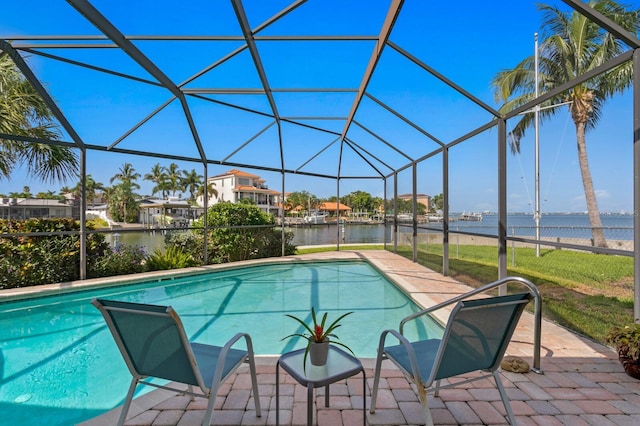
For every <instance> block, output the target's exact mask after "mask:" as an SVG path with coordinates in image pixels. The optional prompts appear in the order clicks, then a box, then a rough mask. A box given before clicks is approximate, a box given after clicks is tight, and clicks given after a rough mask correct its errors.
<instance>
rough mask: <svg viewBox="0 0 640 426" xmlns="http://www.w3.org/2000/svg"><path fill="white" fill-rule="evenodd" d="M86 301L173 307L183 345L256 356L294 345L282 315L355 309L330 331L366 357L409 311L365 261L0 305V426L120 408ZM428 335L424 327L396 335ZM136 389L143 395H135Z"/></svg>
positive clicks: (104, 342) (119, 371) (266, 268)
mask: <svg viewBox="0 0 640 426" xmlns="http://www.w3.org/2000/svg"><path fill="white" fill-rule="evenodd" d="M94 297H102V298H110V299H115V300H125V301H133V302H141V303H149V304H160V305H172V306H173V307H174V308H175V310H176V311H177V312H178V314H179V315H180V317H181V318H182V321H183V323H184V326H185V329H186V332H187V335H188V336H189V338H190V339H191V340H195V341H198V342H202V343H209V344H217V345H223V344H224V343H225V342H226V341H227V340H228V339H229V338H230V337H231V336H233V335H234V334H236V333H237V332H247V333H249V334H250V335H251V338H252V340H253V346H254V350H255V352H256V354H263V355H267V354H282V353H284V352H287V351H290V350H292V349H297V348H300V347H303V342H302V341H301V340H300V339H289V340H286V341H282V340H281V339H282V338H283V337H284V336H287V335H289V334H291V333H295V332H301V330H299V329H298V325H297V323H296V322H295V321H294V320H292V319H290V318H288V317H285V315H284V314H285V313H290V314H294V315H296V316H299V317H302V318H304V317H306V316H310V315H309V312H310V307H311V306H314V307H315V308H316V310H317V311H319V312H321V313H323V312H328V313H329V320H331V319H335V318H337V317H338V316H339V315H341V314H342V313H345V312H349V311H354V313H353V314H352V315H349V316H347V317H346V318H345V319H344V321H343V322H342V324H343V325H342V326H341V327H340V328H338V329H337V330H336V334H337V335H338V336H339V337H340V341H341V342H343V343H345V344H347V345H348V346H349V347H350V348H351V349H352V350H353V351H354V352H355V354H356V356H358V357H370V358H373V357H375V352H376V349H377V344H378V339H379V336H380V332H381V331H382V330H384V329H387V328H395V329H397V327H398V324H399V322H400V320H401V319H402V318H403V317H405V316H407V315H409V314H411V313H412V312H415V311H416V310H417V309H418V308H417V306H416V305H415V304H413V303H412V302H411V301H410V300H409V299H408V298H407V297H406V296H405V295H404V294H403V293H402V292H401V291H399V290H398V289H397V288H396V287H395V286H394V285H393V284H392V283H390V282H389V281H388V280H386V279H385V278H384V277H383V276H382V275H381V274H379V273H378V272H377V271H376V270H375V269H374V268H373V267H371V266H370V265H369V264H367V263H366V262H332V263H326V262H319V263H298V264H271V265H263V266H254V267H245V268H239V269H235V270H226V271H218V272H212V273H207V274H203V275H194V276H191V277H182V278H176V279H171V280H164V281H161V282H158V281H157V280H156V281H155V282H149V283H143V284H133V285H126V286H119V287H111V288H108V289H102V290H93V291H82V292H75V293H70V294H65V295H60V296H51V297H43V298H39V299H31V300H26V301H21V302H7V303H0V419H1V420H0V423H2V424H7V425H42V424H46V425H71V424H75V423H78V422H81V421H84V420H87V419H90V418H92V417H95V416H97V415H100V414H102V413H103V412H106V411H108V410H110V409H112V408H114V407H116V406H118V405H120V404H121V403H122V401H123V398H124V396H125V394H126V392H127V388H128V384H129V382H130V380H131V376H130V375H129V372H128V370H127V368H126V366H125V364H124V361H122V357H121V356H120V353H119V352H118V349H117V347H116V345H115V343H114V342H113V339H112V337H111V335H110V334H109V332H108V330H107V328H106V326H105V324H104V320H103V319H102V316H101V315H100V314H99V312H98V311H97V309H95V308H94V307H93V306H92V305H91V304H90V301H91V299H93V298H94ZM405 331H406V332H405V334H406V335H407V336H408V337H409V338H410V339H413V338H416V337H421V338H424V337H427V336H433V335H434V334H437V333H438V328H437V327H435V326H434V324H433V323H431V322H430V321H428V320H426V319H425V321H423V322H420V323H416V326H414V327H413V328H411V329H408V330H405ZM141 390H143V391H149V390H152V389H150V388H148V387H141Z"/></svg>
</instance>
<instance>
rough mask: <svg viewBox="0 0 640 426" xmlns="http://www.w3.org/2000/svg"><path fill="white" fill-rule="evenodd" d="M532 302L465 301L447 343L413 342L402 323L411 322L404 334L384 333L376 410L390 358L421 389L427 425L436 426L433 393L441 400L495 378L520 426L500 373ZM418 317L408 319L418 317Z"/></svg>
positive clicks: (520, 298) (523, 297)
mask: <svg viewBox="0 0 640 426" xmlns="http://www.w3.org/2000/svg"><path fill="white" fill-rule="evenodd" d="M532 298H533V296H532V295H531V294H530V293H521V294H513V295H507V296H497V297H489V298H484V299H474V300H464V301H459V302H458V303H457V304H456V305H455V307H454V308H453V310H452V311H451V314H450V315H449V319H448V321H447V324H446V326H445V328H444V331H443V335H442V338H441V339H437V338H435V339H428V340H421V341H417V342H410V341H409V340H407V338H406V337H405V336H404V335H403V334H402V325H404V322H405V320H403V322H401V328H400V332H399V331H396V330H385V331H383V332H382V334H381V336H380V344H379V346H378V357H377V360H376V367H375V373H374V381H373V390H372V392H371V407H370V412H371V413H372V414H373V413H375V408H376V397H377V393H378V384H379V382H380V370H381V367H382V361H383V360H384V359H389V360H391V361H392V362H393V363H394V364H396V365H397V366H398V368H399V369H400V370H401V371H402V372H403V374H404V375H405V376H406V377H407V379H408V380H409V381H410V382H412V383H414V384H415V385H416V387H417V390H418V398H419V400H420V403H421V404H422V407H423V409H424V414H425V419H426V424H427V425H433V420H432V418H431V412H430V411H429V406H428V403H427V393H429V392H434V394H435V396H438V390H439V389H444V388H448V387H452V386H456V385H460V384H463V383H469V382H471V381H475V380H479V379H483V378H485V377H489V376H493V378H494V379H495V382H496V385H497V387H498V391H499V393H500V397H501V398H502V402H503V404H504V407H505V409H506V412H507V416H508V417H509V422H510V423H511V424H512V425H515V424H516V421H515V418H514V416H513V411H512V410H511V405H510V404H509V399H508V398H507V395H506V393H505V390H504V387H503V385H502V382H501V381H500V377H499V374H498V371H497V369H498V367H499V366H500V362H501V360H502V357H503V356H504V353H505V351H506V350H507V345H508V344H509V341H510V340H511V336H512V335H513V332H514V330H515V327H516V325H517V323H518V320H519V318H520V316H521V314H522V311H523V310H524V308H525V306H526V305H527V303H529V301H530V300H531V299H532ZM446 305H447V302H444V303H441V304H439V305H436V306H434V307H432V308H428V309H425V310H424V311H421V312H420V314H425V315H427V314H429V313H431V312H434V311H436V310H437V309H439V308H442V307H443V306H446ZM416 317H418V315H412V316H411V317H407V318H409V319H415V318H416ZM388 335H392V336H394V337H395V338H397V339H398V340H399V341H400V344H399V345H395V346H385V341H386V338H387V336H388ZM474 371H483V372H484V373H482V374H480V375H478V376H474V377H472V378H467V379H465V380H462V381H456V382H454V383H449V384H446V385H442V386H441V385H440V380H441V379H446V378H450V377H454V376H458V375H461V374H466V373H470V372H474ZM434 382H435V386H434Z"/></svg>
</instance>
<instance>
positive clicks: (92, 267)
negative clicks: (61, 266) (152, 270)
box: [87, 244, 147, 278]
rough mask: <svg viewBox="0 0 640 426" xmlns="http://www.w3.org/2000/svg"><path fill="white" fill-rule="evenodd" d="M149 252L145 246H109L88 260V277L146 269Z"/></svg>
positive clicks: (136, 271) (143, 270)
mask: <svg viewBox="0 0 640 426" xmlns="http://www.w3.org/2000/svg"><path fill="white" fill-rule="evenodd" d="M146 258H147V254H146V253H145V251H144V248H143V247H140V246H131V245H127V244H120V245H119V246H118V247H115V248H110V247H108V248H107V249H106V250H104V251H103V252H102V253H100V254H99V255H98V256H96V257H95V258H94V259H91V260H90V261H88V262H87V278H98V277H111V276H114V275H126V274H136V273H139V272H145V271H146V269H147V268H146Z"/></svg>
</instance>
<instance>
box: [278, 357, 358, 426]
mask: <svg viewBox="0 0 640 426" xmlns="http://www.w3.org/2000/svg"><path fill="white" fill-rule="evenodd" d="M304 351H305V349H298V350H296V351H293V352H288V353H286V354H284V355H282V356H281V357H280V359H279V360H278V362H277V363H276V425H279V424H280V378H279V372H280V367H282V369H283V370H284V371H286V372H287V373H289V374H290V375H291V377H293V378H294V379H295V380H296V381H297V382H298V383H300V384H301V385H303V386H306V387H307V425H309V426H311V425H312V424H313V389H314V388H319V387H322V386H325V392H324V405H325V407H328V406H329V385H330V384H331V383H335V382H337V381H339V380H342V379H346V378H347V377H351V376H354V375H356V374H358V373H360V372H361V373H362V419H363V421H362V423H363V425H366V424H367V414H366V408H365V406H366V389H367V376H366V374H365V372H364V368H362V363H361V362H360V360H358V358H356V357H354V356H353V355H351V354H349V353H347V352H345V351H343V350H342V349H340V348H338V347H336V346H333V345H329V355H328V356H327V363H326V364H325V365H322V366H315V365H312V364H311V361H310V357H307V371H306V373H305V371H304V368H303V365H302V360H303V359H304Z"/></svg>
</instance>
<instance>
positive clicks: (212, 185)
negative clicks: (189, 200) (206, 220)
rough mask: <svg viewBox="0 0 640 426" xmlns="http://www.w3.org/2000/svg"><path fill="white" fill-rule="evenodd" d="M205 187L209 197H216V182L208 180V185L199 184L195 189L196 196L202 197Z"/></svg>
mask: <svg viewBox="0 0 640 426" xmlns="http://www.w3.org/2000/svg"><path fill="white" fill-rule="evenodd" d="M205 188H207V195H208V196H209V198H211V197H212V196H213V197H216V198H217V197H218V190H217V189H216V183H215V182H209V184H208V185H206V186H205V185H200V186H199V187H198V189H197V191H196V196H198V197H204V189H205Z"/></svg>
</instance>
